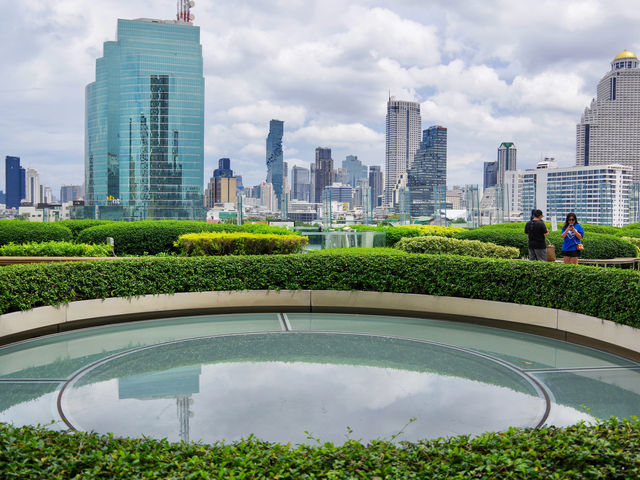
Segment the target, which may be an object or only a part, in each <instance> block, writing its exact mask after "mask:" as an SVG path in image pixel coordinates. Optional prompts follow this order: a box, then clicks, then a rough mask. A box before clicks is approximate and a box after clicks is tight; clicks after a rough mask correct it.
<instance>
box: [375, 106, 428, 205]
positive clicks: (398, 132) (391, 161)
mask: <svg viewBox="0 0 640 480" xmlns="http://www.w3.org/2000/svg"><path fill="white" fill-rule="evenodd" d="M421 129H422V121H421V118H420V104H419V103H418V102H407V101H403V100H396V99H395V97H390V98H389V101H388V102H387V147H386V156H385V168H386V175H385V182H384V204H385V205H387V206H392V205H393V189H394V187H395V185H396V183H397V181H398V179H399V178H400V177H401V176H403V175H404V176H406V173H407V170H408V168H409V166H410V165H411V163H413V157H414V155H415V153H416V151H417V150H418V147H419V146H420V139H421Z"/></svg>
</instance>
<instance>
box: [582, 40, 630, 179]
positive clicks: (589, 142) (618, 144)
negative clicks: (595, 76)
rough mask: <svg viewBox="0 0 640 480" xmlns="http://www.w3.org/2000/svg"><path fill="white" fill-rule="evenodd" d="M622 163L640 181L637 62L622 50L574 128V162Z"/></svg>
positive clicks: (589, 163) (584, 163)
mask: <svg viewBox="0 0 640 480" xmlns="http://www.w3.org/2000/svg"><path fill="white" fill-rule="evenodd" d="M611 164H622V165H625V166H631V167H633V174H632V177H633V180H635V181H640V62H639V61H638V57H637V56H636V54H635V53H633V52H631V51H629V50H623V51H622V52H620V53H619V54H618V55H616V56H615V58H614V59H613V61H612V62H611V70H610V71H609V72H607V74H606V75H605V76H604V77H602V80H600V82H599V83H598V91H597V97H596V98H595V99H593V100H592V101H591V105H589V106H588V107H587V108H585V110H584V113H583V114H582V118H581V120H580V123H579V124H578V125H577V129H576V165H585V166H593V165H611Z"/></svg>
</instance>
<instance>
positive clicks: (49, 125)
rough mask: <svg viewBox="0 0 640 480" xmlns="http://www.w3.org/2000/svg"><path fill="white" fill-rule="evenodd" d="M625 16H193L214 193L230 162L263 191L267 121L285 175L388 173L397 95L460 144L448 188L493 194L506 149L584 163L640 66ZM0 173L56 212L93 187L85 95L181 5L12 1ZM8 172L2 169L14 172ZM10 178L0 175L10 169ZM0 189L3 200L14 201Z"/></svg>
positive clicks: (250, 3) (398, 7)
mask: <svg viewBox="0 0 640 480" xmlns="http://www.w3.org/2000/svg"><path fill="white" fill-rule="evenodd" d="M630 3H631V2H629V1H628V0H606V1H600V0H578V1H574V0H563V1H558V0H539V1H535V2H534V1H525V0H494V1H491V2H480V1H478V0H449V1H448V2H440V1H438V2H436V1H432V0H390V1H387V0H357V1H356V0H351V1H349V0H215V1H209V0H196V5H195V7H194V8H193V10H192V12H193V14H194V15H195V20H194V24H195V25H197V26H199V27H200V35H201V43H202V47H203V56H204V76H205V97H206V98H205V147H204V148H205V172H204V175H205V182H206V181H207V180H208V178H209V177H210V176H211V175H212V172H213V169H214V168H216V167H217V160H218V159H219V158H221V157H229V158H231V168H232V169H233V170H234V172H235V173H236V174H237V175H242V176H243V182H244V184H245V185H255V184H257V183H259V182H260V181H262V180H265V178H266V166H265V142H266V137H267V133H268V128H269V120H271V119H274V118H275V119H279V120H283V121H284V122H285V123H284V128H285V133H284V139H283V147H284V160H285V161H286V162H288V164H289V167H292V166H293V165H300V166H308V164H309V163H310V162H313V160H314V152H315V148H316V147H318V146H323V147H330V148H332V152H333V155H332V157H333V159H334V165H335V167H336V168H337V167H340V166H341V165H342V160H344V158H345V156H346V155H357V156H358V158H359V159H360V160H361V161H362V162H363V163H364V164H366V165H382V166H383V168H384V149H385V114H386V102H387V99H388V97H389V95H392V96H395V97H396V98H397V99H401V100H413V101H417V102H420V104H421V113H422V128H427V127H429V126H431V125H441V126H444V127H447V129H448V166H447V185H460V184H467V183H477V184H480V185H481V184H482V167H483V162H485V161H494V160H495V159H496V157H497V148H498V146H499V145H500V143H501V142H504V141H510V142H514V143H515V144H516V147H517V148H518V168H520V169H526V168H534V167H535V165H536V163H537V162H538V161H540V160H541V159H542V158H543V157H549V156H550V157H555V158H556V160H558V163H559V166H570V165H573V164H574V163H575V131H576V124H577V123H578V122H579V121H580V116H581V114H582V112H583V110H584V108H585V107H586V106H587V105H588V104H589V103H590V101H591V99H592V98H593V97H594V96H595V94H596V85H597V82H598V81H599V79H600V78H601V77H602V76H603V75H604V74H605V73H606V72H607V71H608V70H609V68H610V62H611V60H612V59H613V58H614V57H615V55H616V54H618V53H619V52H620V51H622V50H624V49H630V50H632V51H634V52H640V37H638V36H637V35H636V34H635V32H637V25H638V23H639V22H640V9H637V8H629V5H630ZM0 6H3V7H5V8H4V9H3V10H4V12H5V14H4V15H2V16H1V17H0V61H1V62H2V73H1V74H0V108H1V109H2V113H1V114H0V158H1V159H3V158H4V157H5V156H6V155H15V156H19V157H21V164H22V165H23V166H25V167H30V168H35V169H36V170H38V172H39V173H40V182H41V184H43V185H47V186H51V187H52V189H53V192H54V195H55V196H58V194H59V188H60V185H62V184H81V183H82V182H83V179H84V91H85V90H84V89H85V86H86V85H87V84H88V83H91V82H92V81H93V80H95V60H96V59H97V58H99V57H101V56H102V51H103V42H105V41H111V40H116V23H117V19H118V18H126V19H132V18H141V17H144V18H159V19H173V18H175V13H176V1H175V0H92V1H86V0H22V1H20V2H15V1H12V0H0ZM2 165H3V166H4V163H3V164H2ZM2 170H4V168H2ZM4 183H5V178H4V174H2V175H0V190H4V189H5V187H4Z"/></svg>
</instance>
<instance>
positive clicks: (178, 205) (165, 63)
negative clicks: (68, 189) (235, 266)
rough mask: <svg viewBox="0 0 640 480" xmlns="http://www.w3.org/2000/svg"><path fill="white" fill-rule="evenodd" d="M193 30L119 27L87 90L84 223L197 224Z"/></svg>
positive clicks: (199, 154) (200, 164) (200, 105)
mask: <svg viewBox="0 0 640 480" xmlns="http://www.w3.org/2000/svg"><path fill="white" fill-rule="evenodd" d="M203 184H204V77H203V76H202V46H201V45H200V29H199V27H196V26H193V25H191V24H189V23H185V22H183V21H164V20H148V19H138V20H121V19H119V20H118V34H117V41H115V42H105V44H104V55H103V57H102V58H99V59H98V60H97V61H96V81H95V82H93V83H91V84H89V85H88V86H87V88H86V131H85V185H86V192H85V205H87V206H88V207H87V210H88V211H89V212H92V213H91V214H88V215H87V216H96V213H97V212H100V213H98V214H97V216H100V217H102V218H116V219H123V220H134V219H141V218H149V219H204V205H203V202H204V192H203Z"/></svg>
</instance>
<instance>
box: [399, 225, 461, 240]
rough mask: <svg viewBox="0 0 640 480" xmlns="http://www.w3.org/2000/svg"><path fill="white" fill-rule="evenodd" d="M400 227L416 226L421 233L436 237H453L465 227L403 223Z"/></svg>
mask: <svg viewBox="0 0 640 480" xmlns="http://www.w3.org/2000/svg"><path fill="white" fill-rule="evenodd" d="M402 228H416V229H418V230H420V232H421V233H422V235H434V236H437V237H455V236H456V235H457V234H458V233H461V232H464V231H466V230H467V229H466V228H460V227H441V226H439V225H405V226H404V227H402Z"/></svg>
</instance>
